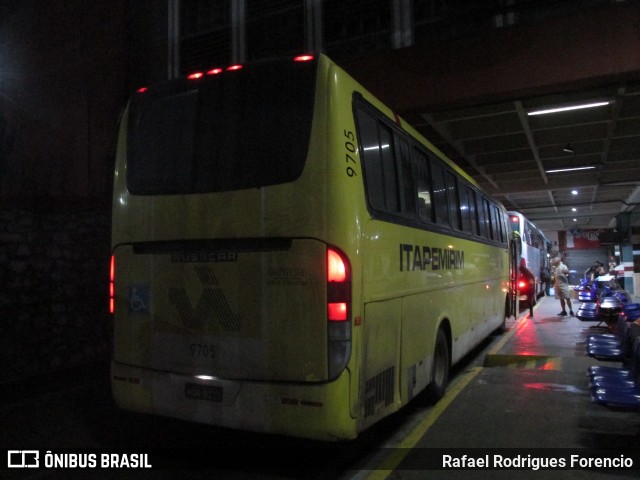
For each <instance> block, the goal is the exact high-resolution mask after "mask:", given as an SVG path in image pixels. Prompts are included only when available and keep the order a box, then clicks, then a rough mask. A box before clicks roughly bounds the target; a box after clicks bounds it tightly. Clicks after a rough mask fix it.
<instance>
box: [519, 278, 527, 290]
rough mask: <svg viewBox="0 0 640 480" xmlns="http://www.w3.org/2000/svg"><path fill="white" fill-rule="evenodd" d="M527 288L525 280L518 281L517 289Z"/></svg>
mask: <svg viewBox="0 0 640 480" xmlns="http://www.w3.org/2000/svg"><path fill="white" fill-rule="evenodd" d="M526 289H527V282H525V281H524V280H520V281H519V282H518V290H526Z"/></svg>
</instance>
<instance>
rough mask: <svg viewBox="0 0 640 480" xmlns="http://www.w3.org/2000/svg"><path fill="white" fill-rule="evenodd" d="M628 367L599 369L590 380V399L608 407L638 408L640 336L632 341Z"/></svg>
mask: <svg viewBox="0 0 640 480" xmlns="http://www.w3.org/2000/svg"><path fill="white" fill-rule="evenodd" d="M632 350H633V353H632V358H631V365H630V367H629V368H618V369H615V368H610V369H607V370H601V373H600V374H599V375H595V376H593V377H592V378H591V380H590V390H591V399H592V401H594V402H595V403H599V404H601V405H606V406H607V407H609V408H614V409H625V410H640V337H636V338H635V339H634V343H633V349H632Z"/></svg>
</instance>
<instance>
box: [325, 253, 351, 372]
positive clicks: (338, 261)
mask: <svg viewBox="0 0 640 480" xmlns="http://www.w3.org/2000/svg"><path fill="white" fill-rule="evenodd" d="M327 328H328V340H329V344H328V357H329V379H334V378H336V377H337V376H338V375H339V374H340V372H342V370H344V369H345V367H346V366H347V363H348V362H349V357H350V355H351V268H350V265H349V260H348V259H347V257H346V256H345V255H344V254H343V253H342V252H340V251H338V250H337V249H335V248H328V249H327Z"/></svg>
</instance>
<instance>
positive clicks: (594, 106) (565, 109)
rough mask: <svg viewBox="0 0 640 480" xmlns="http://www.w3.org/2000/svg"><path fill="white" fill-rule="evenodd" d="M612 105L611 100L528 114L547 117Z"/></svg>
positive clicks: (529, 113) (547, 109)
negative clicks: (553, 114)
mask: <svg viewBox="0 0 640 480" xmlns="http://www.w3.org/2000/svg"><path fill="white" fill-rule="evenodd" d="M610 103H611V100H604V101H602V102H592V103H583V104H580V105H567V106H564V107H556V108H546V109H543V110H533V111H531V112H527V115H546V114H547V113H558V112H568V111H570V110H582V109H584V108H596V107H604V106H605V105H609V104H610Z"/></svg>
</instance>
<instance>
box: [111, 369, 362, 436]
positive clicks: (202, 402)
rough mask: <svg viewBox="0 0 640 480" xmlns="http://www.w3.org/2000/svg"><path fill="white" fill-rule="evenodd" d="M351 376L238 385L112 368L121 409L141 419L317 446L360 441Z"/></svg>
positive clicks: (176, 375)
mask: <svg viewBox="0 0 640 480" xmlns="http://www.w3.org/2000/svg"><path fill="white" fill-rule="evenodd" d="M349 381H350V374H349V372H348V370H345V371H344V372H343V373H342V374H341V375H340V376H339V377H338V378H337V379H336V380H335V381H333V382H329V383H321V384H316V383H309V384H288V383H267V382H256V381H236V380H227V379H220V378H216V377H210V376H205V375H199V376H189V375H184V374H176V373H168V372H160V371H156V370H150V369H146V368H140V367H135V366H130V365H124V364H121V363H118V362H115V361H112V362H111V391H112V395H113V399H114V401H115V402H116V405H118V407H120V408H122V409H124V410H130V411H135V412H141V413H149V414H156V415H162V416H166V417H171V418H179V419H182V420H187V421H193V422H198V423H205V424H209V425H217V426H222V427H227V428H233V429H239V430H248V431H255V432H263V433H272V434H283V435H290V436H295V437H302V438H310V439H316V440H325V441H335V440H348V439H353V438H355V437H356V436H357V433H358V429H357V422H356V419H354V418H352V417H351V416H350V414H349V411H350V408H349V407H350V402H351V399H350V397H349Z"/></svg>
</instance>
